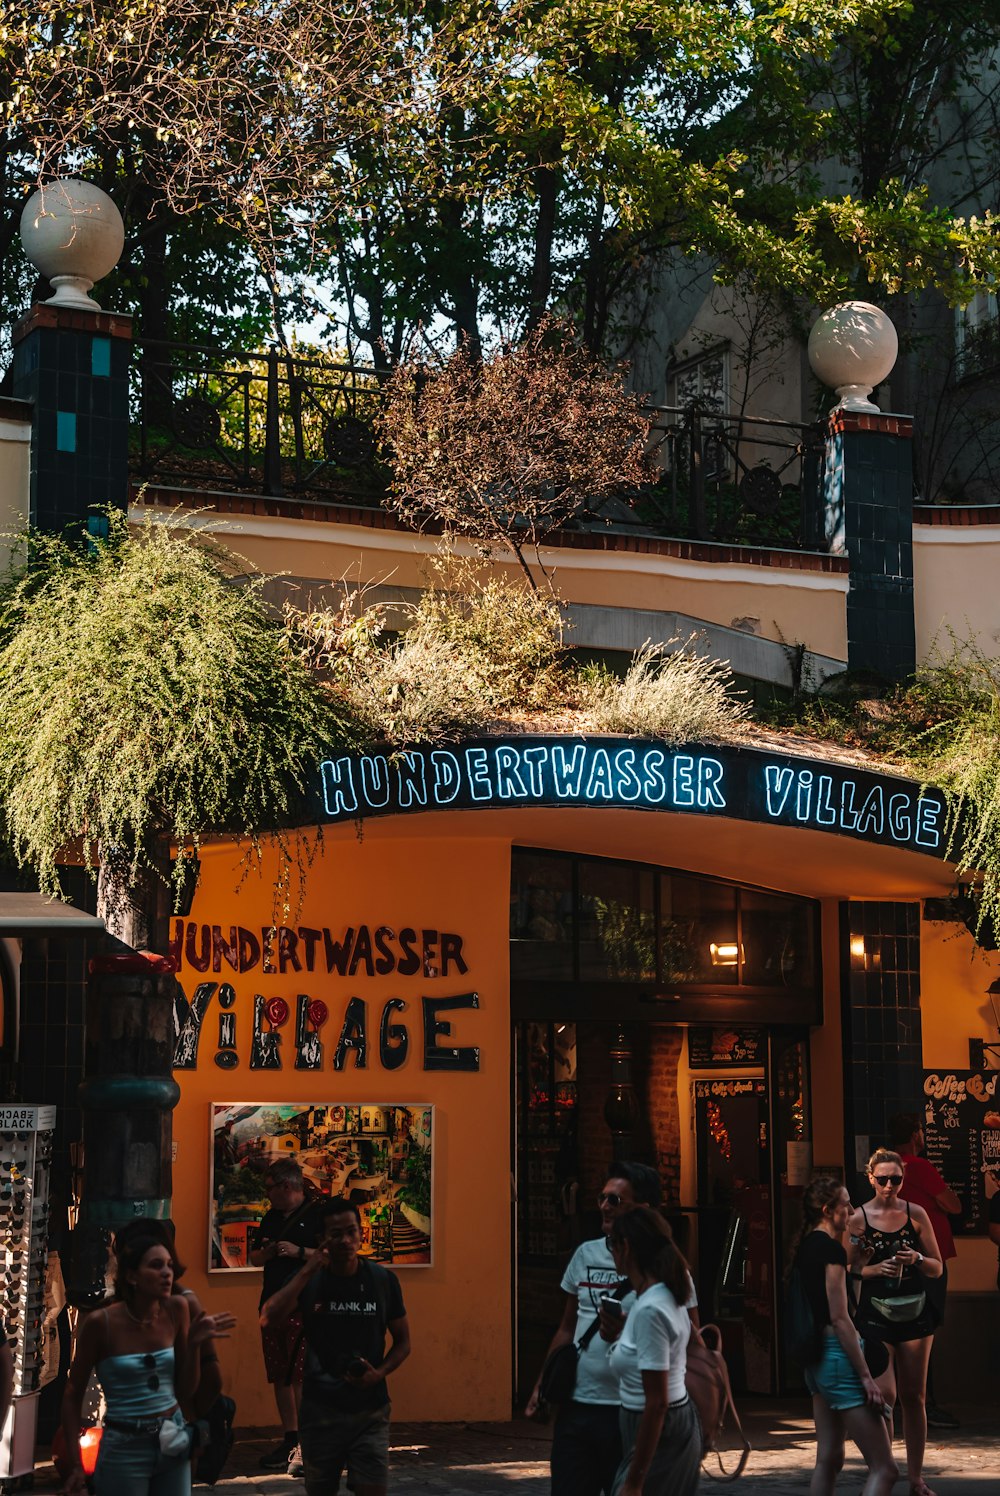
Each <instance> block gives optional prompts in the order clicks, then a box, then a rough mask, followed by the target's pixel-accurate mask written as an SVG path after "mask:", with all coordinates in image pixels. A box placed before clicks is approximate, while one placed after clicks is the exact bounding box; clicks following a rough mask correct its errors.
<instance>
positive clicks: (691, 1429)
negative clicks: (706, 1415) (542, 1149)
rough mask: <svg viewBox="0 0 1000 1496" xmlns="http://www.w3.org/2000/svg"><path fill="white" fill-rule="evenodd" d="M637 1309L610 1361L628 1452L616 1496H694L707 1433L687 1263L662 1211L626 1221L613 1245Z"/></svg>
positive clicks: (635, 1213) (632, 1214) (614, 1231)
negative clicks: (694, 1392)
mask: <svg viewBox="0 0 1000 1496" xmlns="http://www.w3.org/2000/svg"><path fill="white" fill-rule="evenodd" d="M608 1244H609V1246H610V1247H611V1254H612V1256H613V1257H614V1260H615V1266H616V1267H617V1269H618V1271H619V1272H620V1273H622V1274H623V1275H624V1276H626V1277H627V1278H628V1279H629V1282H630V1283H631V1284H632V1287H633V1288H634V1289H635V1291H636V1295H637V1298H636V1302H635V1305H634V1307H633V1308H632V1309H631V1311H630V1312H629V1315H628V1318H627V1319H626V1321H625V1327H624V1329H623V1330H622V1333H621V1335H620V1336H619V1338H618V1339H617V1340H616V1341H615V1343H614V1345H612V1347H611V1349H610V1351H609V1352H608V1355H609V1357H610V1361H611V1366H612V1369H613V1370H614V1372H615V1373H616V1375H617V1377H618V1387H619V1395H620V1397H621V1433H622V1449H623V1450H624V1451H625V1453H624V1457H623V1459H622V1463H621V1465H620V1466H619V1469H618V1474H617V1476H616V1478H615V1485H614V1492H613V1496H667V1493H669V1496H694V1492H695V1491H696V1490H697V1487H698V1470H699V1466H700V1464H701V1452H702V1451H701V1429H700V1427H699V1424H698V1414H697V1412H696V1411H695V1407H694V1404H693V1403H692V1402H691V1400H690V1398H689V1397H688V1395H687V1390H686V1387H685V1384H684V1374H685V1372H686V1370H687V1343H688V1340H689V1339H690V1336H691V1320H690V1317H689V1315H688V1311H687V1309H686V1308H685V1307H684V1306H685V1305H686V1303H687V1300H688V1296H689V1294H690V1291H691V1288H690V1275H689V1273H688V1266H687V1263H686V1262H685V1261H684V1258H683V1257H682V1256H681V1254H680V1252H678V1250H677V1248H676V1246H675V1245H674V1239H673V1236H672V1234H671V1231H670V1227H669V1226H668V1225H667V1222H666V1221H665V1220H664V1219H663V1217H662V1216H661V1215H660V1214H659V1213H658V1212H657V1211H655V1210H629V1211H626V1212H625V1213H624V1214H623V1215H620V1216H619V1217H618V1218H617V1220H616V1221H615V1223H614V1225H613V1226H612V1228H611V1234H610V1236H609V1238H608Z"/></svg>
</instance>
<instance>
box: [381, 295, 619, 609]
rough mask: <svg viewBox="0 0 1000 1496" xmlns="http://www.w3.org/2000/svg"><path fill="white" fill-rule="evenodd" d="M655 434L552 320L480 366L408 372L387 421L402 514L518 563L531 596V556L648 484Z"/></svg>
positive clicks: (419, 367)
mask: <svg viewBox="0 0 1000 1496" xmlns="http://www.w3.org/2000/svg"><path fill="white" fill-rule="evenodd" d="M648 432H649V418H648V416H647V415H646V414H644V412H643V409H642V404H641V402H640V400H639V399H638V398H637V396H635V395H633V394H631V393H630V392H629V391H628V390H627V389H626V387H625V383H624V380H623V378H622V374H621V372H620V371H616V370H609V369H608V368H607V366H606V365H604V364H603V363H601V362H600V361H599V360H598V359H597V358H595V357H594V356H593V355H592V354H591V353H589V352H588V351H587V350H586V349H584V348H582V347H580V346H579V345H578V344H577V343H575V342H574V340H573V337H572V334H571V332H570V329H569V328H568V327H566V326H565V325H562V324H559V323H556V322H552V321H546V322H543V323H542V325H541V326H539V327H538V328H536V329H535V330H534V331H533V332H531V333H529V334H528V335H527V336H526V338H525V339H524V341H523V342H521V343H518V344H503V345H501V346H500V347H499V348H498V349H497V350H496V351H495V352H494V353H493V354H491V355H489V356H488V357H486V358H483V359H480V358H478V357H477V356H476V354H475V352H474V351H473V350H472V349H471V348H470V347H468V346H465V347H462V348H459V349H458V351H457V352H456V353H453V354H452V355H451V357H450V358H448V359H446V360H444V361H443V362H442V363H440V364H438V365H436V366H435V365H429V364H427V363H426V362H421V361H420V360H416V359H412V360H409V361H407V362H405V363H403V364H401V365H400V366H399V368H398V369H397V370H396V371H395V372H394V373H393V375H392V377H391V379H390V380H389V382H388V387H387V400H386V404H385V407H384V410H383V414H382V417H381V436H382V439H383V441H384V443H385V445H386V448H387V450H388V457H389V463H390V466H391V469H392V475H393V482H392V489H391V498H390V502H391V503H392V505H393V507H394V508H395V509H396V511H397V512H398V513H399V514H400V515H401V516H402V517H403V518H404V519H405V520H407V521H408V522H410V523H412V524H415V525H417V526H421V525H423V524H425V523H428V522H432V523H434V522H436V523H437V524H438V525H440V526H441V527H442V528H443V529H444V530H445V531H446V532H450V533H451V534H455V535H461V536H465V537H466V538H468V539H470V540H472V541H473V542H474V544H475V545H476V546H477V547H478V548H479V550H480V551H481V553H482V554H483V555H493V554H495V553H496V551H497V550H498V549H499V550H500V551H501V552H502V551H505V550H506V551H508V552H510V553H512V554H513V556H514V557H515V559H516V560H517V562H518V564H519V565H520V567H521V569H522V571H523V572H524V575H525V577H526V578H527V580H528V582H529V583H530V585H531V586H532V587H533V588H534V587H535V580H534V577H533V575H532V572H531V567H530V565H529V563H528V559H527V555H528V553H530V552H532V551H534V553H535V560H536V563H537V561H538V557H537V552H538V547H539V545H540V544H541V543H542V542H543V541H544V540H545V539H546V538H547V537H548V536H550V535H551V534H552V533H553V532H554V531H555V530H558V529H559V528H560V527H561V526H563V525H565V524H567V523H568V522H569V521H571V520H573V519H575V518H578V517H579V516H581V515H582V514H584V513H587V512H588V511H593V510H596V509H597V508H598V507H599V506H600V504H601V502H602V501H606V500H607V499H608V498H610V497H611V496H612V495H614V494H616V493H621V492H623V491H625V490H628V489H630V488H633V487H634V486H635V485H636V484H639V483H641V482H642V481H643V480H644V479H645V478H647V477H648V476H649V474H648V470H647V467H646V459H645V442H646V437H647V435H648ZM538 564H539V565H540V563H538Z"/></svg>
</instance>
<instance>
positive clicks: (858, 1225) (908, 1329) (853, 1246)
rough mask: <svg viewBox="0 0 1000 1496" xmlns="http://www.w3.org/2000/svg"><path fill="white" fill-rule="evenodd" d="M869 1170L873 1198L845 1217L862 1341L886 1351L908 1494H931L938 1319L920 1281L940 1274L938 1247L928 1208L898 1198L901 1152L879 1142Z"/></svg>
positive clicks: (885, 1380) (885, 1377) (885, 1382)
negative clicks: (929, 1405)
mask: <svg viewBox="0 0 1000 1496" xmlns="http://www.w3.org/2000/svg"><path fill="white" fill-rule="evenodd" d="M868 1178H869V1179H870V1180H871V1184H872V1189H873V1190H874V1191H875V1198H874V1200H869V1201H868V1202H867V1203H866V1204H865V1205H862V1206H861V1207H860V1209H859V1210H857V1211H856V1212H855V1213H854V1215H853V1216H852V1217H851V1223H850V1229H851V1240H850V1252H851V1263H852V1269H853V1271H854V1273H855V1274H856V1275H857V1276H858V1277H860V1279H861V1302H860V1304H859V1307H858V1327H859V1329H860V1330H861V1333H862V1335H863V1336H864V1337H865V1343H866V1344H868V1343H869V1342H870V1341H874V1340H878V1341H881V1342H882V1344H883V1345H884V1346H885V1347H886V1350H887V1352H888V1358H889V1365H888V1368H887V1370H886V1371H885V1372H884V1373H883V1374H882V1375H880V1377H879V1386H880V1387H881V1388H882V1390H883V1392H884V1393H885V1397H886V1401H887V1402H888V1403H889V1404H890V1406H891V1405H892V1404H893V1403H894V1402H895V1401H896V1390H897V1387H898V1389H899V1401H900V1404H901V1406H902V1410H903V1438H904V1439H905V1441H906V1473H907V1477H908V1479H909V1483H910V1496H934V1493H933V1492H932V1491H931V1488H930V1486H929V1485H928V1484H927V1482H926V1481H925V1480H924V1475H923V1466H924V1447H925V1445H926V1443H927V1412H926V1408H925V1402H926V1396H927V1364H928V1362H929V1360H930V1354H931V1343H932V1341H933V1338H934V1326H935V1323H936V1317H935V1315H934V1312H933V1310H932V1308H931V1305H930V1303H929V1302H928V1299H927V1294H926V1292H925V1289H926V1285H927V1282H928V1280H929V1279H931V1278H940V1276H941V1253H940V1250H939V1248H938V1244H937V1240H936V1239H935V1236H934V1228H933V1226H932V1225H931V1223H930V1219H929V1217H928V1215H927V1212H926V1211H925V1210H923V1209H922V1208H921V1206H919V1205H913V1204H911V1203H910V1202H909V1201H902V1200H900V1198H899V1191H900V1187H901V1186H902V1183H903V1160H902V1159H901V1158H900V1156H899V1154H898V1153H893V1152H892V1151H891V1150H890V1149H888V1148H878V1149H877V1150H876V1151H875V1152H874V1153H873V1154H872V1156H871V1158H870V1159H869V1160H868ZM921 1300H923V1304H922V1305H921ZM899 1301H902V1302H899ZM880 1306H881V1308H880Z"/></svg>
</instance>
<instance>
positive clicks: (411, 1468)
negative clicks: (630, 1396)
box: [35, 1399, 1000, 1496]
mask: <svg viewBox="0 0 1000 1496" xmlns="http://www.w3.org/2000/svg"><path fill="white" fill-rule="evenodd" d="M743 1401H745V1400H741V1412H742V1413H743V1414H744V1416H745V1423H746V1427H747V1432H748V1434H749V1437H750V1441H751V1443H752V1444H753V1446H754V1452H753V1454H752V1455H751V1457H750V1463H749V1465H748V1467H747V1472H746V1474H745V1475H744V1477H743V1479H742V1480H741V1481H740V1482H739V1483H738V1485H737V1486H736V1487H734V1492H736V1493H739V1492H742V1493H744V1496H756V1493H760V1496H763V1493H767V1496H802V1493H803V1492H805V1491H806V1489H807V1487H808V1483H809V1472H810V1470H811V1468H812V1460H813V1453H814V1444H813V1436H812V1422H811V1420H810V1417H809V1407H808V1404H807V1403H806V1401H805V1400H802V1401H800V1402H788V1403H777V1402H772V1401H770V1400H764V1399H759V1400H754V1401H750V1402H749V1403H748V1404H747V1406H746V1407H745V1408H744V1407H743V1406H742V1402H743ZM960 1416H961V1418H962V1428H961V1429H959V1430H957V1431H956V1432H955V1433H950V1434H935V1433H933V1432H932V1434H931V1437H930V1441H929V1443H928V1449H927V1463H926V1471H925V1473H926V1476H927V1479H928V1480H929V1482H930V1485H931V1487H932V1489H933V1490H934V1491H936V1492H937V1496H1000V1410H997V1409H992V1410H991V1409H987V1408H979V1409H963V1410H961V1412H960ZM274 1442H275V1440H274V1431H273V1430H270V1431H265V1430H259V1429H245V1430H243V1431H241V1432H240V1434H239V1435H238V1442H237V1445H236V1447H235V1449H234V1450H233V1454H232V1457H231V1460H230V1463H229V1465H228V1466H227V1469H226V1474H225V1476H224V1478H223V1479H222V1480H221V1481H220V1482H219V1484H218V1485H217V1486H216V1487H215V1490H216V1492H218V1496H253V1493H254V1492H255V1491H257V1492H260V1496H304V1487H303V1483H302V1481H301V1480H292V1479H290V1478H289V1477H288V1476H286V1475H268V1474H265V1473H264V1472H263V1471H261V1470H260V1469H259V1468H258V1463H257V1462H258V1460H259V1459H260V1456H261V1455H262V1454H263V1453H264V1452H265V1450H268V1449H270V1448H272V1447H273V1445H274ZM548 1444H549V1430H548V1429H545V1428H539V1427H537V1426H536V1425H535V1424H533V1423H530V1422H528V1421H527V1420H526V1419H518V1420H515V1421H514V1422H512V1423H483V1424H467V1423H443V1424H442V1423H436V1424H413V1423H400V1424H394V1425H393V1430H392V1474H391V1477H390V1492H391V1493H392V1496H400V1493H407V1496H444V1493H447V1496H515V1492H516V1496H548V1489H549V1478H548ZM895 1447H896V1457H897V1460H898V1461H899V1462H900V1463H902V1459H903V1449H902V1443H901V1441H897V1443H896V1446H895ZM863 1470H864V1467H863V1465H862V1464H861V1461H860V1459H859V1458H858V1456H857V1453H856V1452H855V1451H853V1450H852V1449H851V1448H850V1447H849V1450H848V1459H847V1465H846V1466H845V1469H844V1473H843V1475H842V1476H841V1478H840V1480H839V1481H838V1490H840V1489H843V1490H844V1491H845V1492H851V1493H856V1492H857V1491H858V1490H859V1488H860V1486H861V1484H862V1481H863ZM58 1489H59V1485H58V1482H57V1481H56V1480H55V1476H54V1472H53V1470H52V1467H51V1465H49V1466H41V1467H40V1468H39V1469H38V1470H37V1472H36V1476H35V1490H36V1491H38V1492H55V1491H58ZM195 1489H196V1492H197V1491H207V1488H206V1487H204V1486H198V1487H196V1488H195ZM341 1489H342V1490H343V1489H344V1488H343V1486H342V1487H341ZM702 1489H703V1491H704V1492H706V1493H708V1492H711V1491H712V1490H713V1489H714V1487H713V1483H712V1482H711V1481H709V1480H706V1479H703V1481H702ZM896 1490H897V1492H898V1493H900V1496H903V1493H905V1492H906V1490H907V1487H906V1483H905V1481H903V1480H901V1481H900V1483H899V1485H898V1486H897V1487H896Z"/></svg>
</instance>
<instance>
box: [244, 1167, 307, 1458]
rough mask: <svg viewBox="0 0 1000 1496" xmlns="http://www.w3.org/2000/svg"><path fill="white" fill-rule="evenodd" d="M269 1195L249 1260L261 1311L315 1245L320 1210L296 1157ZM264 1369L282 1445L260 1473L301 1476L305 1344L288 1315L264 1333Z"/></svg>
mask: <svg viewBox="0 0 1000 1496" xmlns="http://www.w3.org/2000/svg"><path fill="white" fill-rule="evenodd" d="M267 1196H268V1199H269V1200H270V1202H271V1209H270V1210H269V1211H268V1212H267V1214H266V1215H265V1217H264V1219H263V1220H262V1221H261V1223H260V1225H259V1226H258V1227H257V1230H256V1232H255V1233H254V1236H253V1239H252V1244H251V1247H250V1261H251V1263H252V1264H253V1266H254V1267H262V1268H263V1269H264V1282H263V1285H262V1287H261V1294H260V1307H261V1308H263V1306H264V1304H265V1303H266V1302H267V1300H268V1299H270V1298H273V1297H274V1295H275V1294H276V1293H277V1292H278V1289H279V1288H283V1287H284V1285H285V1284H286V1283H288V1282H289V1281H290V1280H291V1279H292V1278H294V1277H295V1274H296V1273H297V1272H298V1270H299V1268H300V1267H301V1266H302V1264H303V1262H307V1261H308V1260H309V1259H310V1258H311V1257H312V1256H313V1254H314V1252H315V1251H316V1249H317V1247H318V1246H319V1238H320V1233H321V1218H320V1215H319V1213H318V1212H319V1208H320V1207H319V1205H318V1203H317V1202H314V1201H313V1200H312V1199H310V1198H307V1196H306V1192H305V1181H304V1179H303V1177H302V1170H301V1169H300V1168H299V1166H298V1164H297V1163H296V1161H295V1159H294V1158H279V1159H276V1160H275V1162H274V1163H273V1164H272V1165H271V1167H270V1168H269V1169H268V1171H267ZM261 1343H262V1347H263V1351H264V1369H265V1371H266V1373H267V1380H268V1381H269V1382H270V1383H271V1385H272V1387H273V1388H274V1400H275V1403H276V1404H277V1408H278V1417H279V1418H280V1419H281V1426H282V1430H283V1437H282V1440H281V1443H280V1444H279V1445H278V1446H277V1447H276V1448H275V1449H272V1450H268V1452H267V1454H265V1455H264V1456H263V1458H262V1459H261V1462H260V1464H261V1469H263V1470H285V1469H287V1470H288V1473H289V1474H290V1475H298V1474H300V1473H301V1468H302V1464H301V1456H300V1454H299V1447H298V1446H299V1402H300V1401H301V1393H302V1369H303V1360H304V1341H303V1338H302V1323H301V1321H300V1320H299V1318H298V1316H297V1315H291V1316H290V1317H289V1318H288V1319H287V1320H286V1321H285V1322H284V1323H283V1324H282V1325H280V1326H277V1327H273V1328H262V1330H261Z"/></svg>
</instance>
